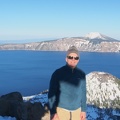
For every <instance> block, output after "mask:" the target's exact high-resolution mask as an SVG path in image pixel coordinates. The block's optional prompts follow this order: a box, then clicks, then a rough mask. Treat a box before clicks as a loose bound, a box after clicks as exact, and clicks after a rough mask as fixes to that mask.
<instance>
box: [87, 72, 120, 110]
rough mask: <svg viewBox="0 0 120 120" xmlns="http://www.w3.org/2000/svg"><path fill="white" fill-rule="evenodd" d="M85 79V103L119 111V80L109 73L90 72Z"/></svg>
mask: <svg viewBox="0 0 120 120" xmlns="http://www.w3.org/2000/svg"><path fill="white" fill-rule="evenodd" d="M86 79H87V103H88V104H91V105H95V106H98V107H100V108H111V107H112V108H119V109H120V80H119V79H118V78H116V77H114V76H113V75H111V74H109V73H104V72H92V73H89V74H88V75H87V76H86Z"/></svg>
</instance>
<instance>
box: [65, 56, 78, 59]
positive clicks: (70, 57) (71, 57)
mask: <svg viewBox="0 0 120 120" xmlns="http://www.w3.org/2000/svg"><path fill="white" fill-rule="evenodd" d="M67 58H68V59H70V60H72V59H74V60H79V57H73V56H67Z"/></svg>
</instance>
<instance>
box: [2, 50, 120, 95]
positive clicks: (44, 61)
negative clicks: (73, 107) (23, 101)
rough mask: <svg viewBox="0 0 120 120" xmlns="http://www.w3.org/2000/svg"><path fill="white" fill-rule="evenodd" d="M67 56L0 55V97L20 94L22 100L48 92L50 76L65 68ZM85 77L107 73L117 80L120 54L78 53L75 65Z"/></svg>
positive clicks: (37, 54) (55, 53)
mask: <svg viewBox="0 0 120 120" xmlns="http://www.w3.org/2000/svg"><path fill="white" fill-rule="evenodd" d="M65 56H66V52H42V51H0V96H1V95H3V94H7V93H9V92H13V91H19V92H21V94H22V95H23V96H27V95H33V94H38V93H40V92H42V91H44V90H46V89H48V86H49V81H50V77H51V74H52V73H53V72H54V70H55V69H57V68H59V67H61V66H62V65H65ZM78 67H80V68H81V69H82V70H84V71H85V73H86V74H88V73H90V72H93V71H102V72H108V73H110V74H112V75H114V76H116V77H118V78H120V53H92V52H81V53H80V62H79V64H78Z"/></svg>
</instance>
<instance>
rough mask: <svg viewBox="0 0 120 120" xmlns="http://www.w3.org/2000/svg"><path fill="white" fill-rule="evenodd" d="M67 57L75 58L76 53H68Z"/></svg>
mask: <svg viewBox="0 0 120 120" xmlns="http://www.w3.org/2000/svg"><path fill="white" fill-rule="evenodd" d="M69 56H73V57H77V56H78V55H77V54H76V53H70V54H69Z"/></svg>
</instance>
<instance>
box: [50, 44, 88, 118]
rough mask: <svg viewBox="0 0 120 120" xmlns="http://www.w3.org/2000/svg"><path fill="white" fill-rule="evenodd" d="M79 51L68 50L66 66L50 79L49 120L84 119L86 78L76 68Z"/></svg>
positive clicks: (74, 49)
mask: <svg viewBox="0 0 120 120" xmlns="http://www.w3.org/2000/svg"><path fill="white" fill-rule="evenodd" d="M78 62H79V51H78V50H77V48H76V47H75V46H72V47H70V48H69V49H68V51H67V55H66V65H65V66H63V67H61V68H59V69H57V70H56V71H55V72H54V73H53V74H52V77H51V80H50V85H49V93H48V101H49V107H50V114H51V118H50V120H85V119H86V77H85V73H84V72H83V71H82V70H80V69H79V68H78V67H77V64H78Z"/></svg>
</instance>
